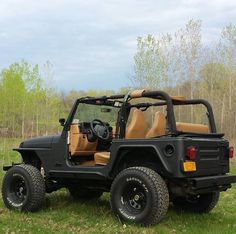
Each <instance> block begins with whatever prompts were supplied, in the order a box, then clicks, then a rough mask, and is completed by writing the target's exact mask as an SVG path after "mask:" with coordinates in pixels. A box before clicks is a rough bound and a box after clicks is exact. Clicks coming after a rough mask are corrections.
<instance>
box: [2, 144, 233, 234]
mask: <svg viewBox="0 0 236 234" xmlns="http://www.w3.org/2000/svg"><path fill="white" fill-rule="evenodd" d="M16 142H17V144H19V142H20V141H19V140H17V141H14V140H12V141H9V140H8V141H5V142H4V140H2V141H1V143H0V165H1V166H2V165H3V164H9V163H11V162H12V161H16V158H17V154H16V153H14V152H11V151H9V148H11V147H12V146H14V145H16V146H17V144H16ZM232 171H233V172H234V173H236V169H233V170H232ZM3 175H4V173H3V172H2V171H1V172H0V184H1V183H2V177H3ZM0 233H45V234H46V233H158V234H161V233H173V234H175V233H191V234H194V233H198V234H199V233H204V234H205V233H214V234H217V233H219V234H222V233H224V234H225V233H236V186H234V187H233V188H232V189H230V190H228V191H227V192H224V193H222V194H221V198H220V201H219V203H218V205H217V207H216V208H215V209H214V210H213V211H212V212H211V213H209V214H204V215H197V214H191V213H187V212H180V211H176V210H174V209H173V208H172V207H171V206H170V209H169V211H168V213H167V215H166V218H165V219H164V220H163V221H162V222H161V223H160V224H158V225H155V226H152V227H141V226H137V225H133V224H122V223H121V222H120V221H119V220H118V219H117V218H116V217H115V216H114V214H113V213H112V211H111V209H110V204H109V194H108V193H105V194H104V195H103V196H102V198H100V199H99V200H97V201H90V202H84V203H83V202H81V203H80V202H74V201H73V200H72V199H71V198H70V196H69V194H68V193H67V191H66V190H60V191H58V192H55V193H52V194H47V195H46V203H45V206H44V208H43V209H42V210H41V211H39V212H36V213H28V214H23V213H19V212H12V211H9V210H8V209H6V208H5V207H4V204H3V202H2V199H0Z"/></svg>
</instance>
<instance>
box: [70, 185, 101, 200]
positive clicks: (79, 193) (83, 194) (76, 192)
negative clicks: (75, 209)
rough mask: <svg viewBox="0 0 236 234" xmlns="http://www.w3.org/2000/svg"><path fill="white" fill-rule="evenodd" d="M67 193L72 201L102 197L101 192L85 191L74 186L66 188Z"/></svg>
mask: <svg viewBox="0 0 236 234" xmlns="http://www.w3.org/2000/svg"><path fill="white" fill-rule="evenodd" d="M68 190H69V193H70V195H71V197H72V198H73V199H74V200H85V201H89V200H93V199H98V198H100V197H101V196H102V194H103V192H101V191H92V190H86V189H78V187H76V186H70V187H68Z"/></svg>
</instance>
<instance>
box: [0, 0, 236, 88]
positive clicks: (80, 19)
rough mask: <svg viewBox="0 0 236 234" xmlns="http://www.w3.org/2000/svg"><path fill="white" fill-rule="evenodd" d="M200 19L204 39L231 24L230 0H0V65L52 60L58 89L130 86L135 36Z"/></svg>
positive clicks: (234, 10) (234, 5) (234, 17)
mask: <svg viewBox="0 0 236 234" xmlns="http://www.w3.org/2000/svg"><path fill="white" fill-rule="evenodd" d="M191 18H193V19H200V20H202V30H203V42H204V43H212V42H213V41H214V40H217V38H218V36H219V34H220V31H221V29H222V27H223V26H224V25H226V24H229V23H234V24H235V23H236V1H235V0H231V1H230V0H228V1H227V0H225V1H222V0H214V1H211V0H208V1H206V0H204V1H203V0H196V1H193V0H179V1H174V0H173V1H170V0H165V1H159V0H83V1H82V0H41V1H34V0H0V69H3V68H5V67H7V66H8V65H9V64H11V63H15V62H19V61H21V60H22V59H24V60H26V61H28V62H30V63H32V64H40V65H42V64H44V63H45V62H46V61H50V63H51V64H53V82H54V85H55V87H57V88H58V89H60V90H65V91H69V90H71V89H75V90H87V89H114V90H118V89H119V88H121V87H124V86H127V85H129V79H128V77H129V76H131V75H132V71H133V56H134V54H135V51H136V39H137V37H138V36H145V35H147V34H154V35H158V34H161V33H166V32H175V31H176V30H178V29H179V28H181V27H184V25H185V24H186V23H187V22H188V20H190V19H191Z"/></svg>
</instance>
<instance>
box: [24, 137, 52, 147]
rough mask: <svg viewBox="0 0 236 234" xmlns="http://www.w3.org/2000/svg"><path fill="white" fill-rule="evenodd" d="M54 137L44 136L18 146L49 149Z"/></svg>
mask: <svg viewBox="0 0 236 234" xmlns="http://www.w3.org/2000/svg"><path fill="white" fill-rule="evenodd" d="M54 137H55V136H45V137H37V138H32V139H29V140H25V141H23V142H22V143H21V144H20V148H51V147H52V142H53V138H54Z"/></svg>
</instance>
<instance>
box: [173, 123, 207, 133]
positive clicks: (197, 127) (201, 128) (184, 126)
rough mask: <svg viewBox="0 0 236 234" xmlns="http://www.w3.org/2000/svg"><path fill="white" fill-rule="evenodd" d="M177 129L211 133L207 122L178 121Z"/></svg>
mask: <svg viewBox="0 0 236 234" xmlns="http://www.w3.org/2000/svg"><path fill="white" fill-rule="evenodd" d="M176 129H177V130H178V131H181V132H196V133H209V128H208V126H207V125H205V124H192V123H183V122H176Z"/></svg>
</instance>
